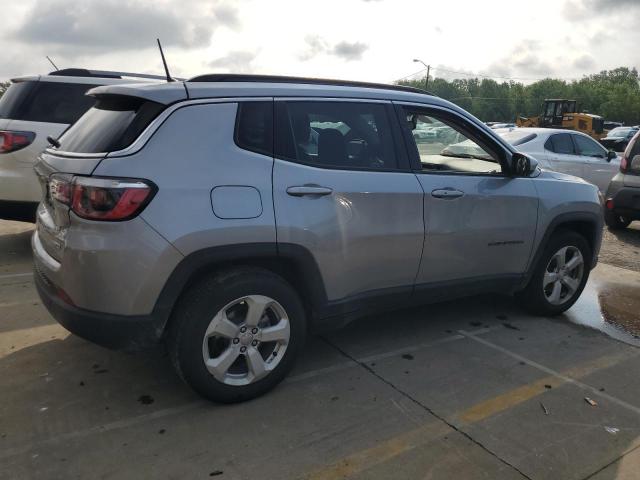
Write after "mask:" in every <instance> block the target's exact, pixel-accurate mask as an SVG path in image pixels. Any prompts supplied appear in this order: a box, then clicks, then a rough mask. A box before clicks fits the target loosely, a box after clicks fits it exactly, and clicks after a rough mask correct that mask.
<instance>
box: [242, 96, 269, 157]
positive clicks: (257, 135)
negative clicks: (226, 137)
mask: <svg viewBox="0 0 640 480" xmlns="http://www.w3.org/2000/svg"><path fill="white" fill-rule="evenodd" d="M235 140H236V144H237V145H238V146H239V147H240V148H244V149H245V150H251V151H252V152H257V153H262V154H264V155H269V156H272V155H273V102H241V103H239V104H238V116H237V121H236V132H235Z"/></svg>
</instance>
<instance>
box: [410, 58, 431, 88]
mask: <svg viewBox="0 0 640 480" xmlns="http://www.w3.org/2000/svg"><path fill="white" fill-rule="evenodd" d="M413 61H414V62H418V63H421V64H422V65H424V66H425V67H426V68H427V78H426V80H425V81H424V89H425V90H429V70H431V65H427V64H426V63H424V62H423V61H422V60H420V59H419V58H414V59H413Z"/></svg>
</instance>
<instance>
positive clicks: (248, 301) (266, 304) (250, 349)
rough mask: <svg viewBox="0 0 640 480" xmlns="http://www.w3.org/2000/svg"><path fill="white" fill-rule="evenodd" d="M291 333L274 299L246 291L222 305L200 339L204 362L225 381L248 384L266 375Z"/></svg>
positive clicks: (212, 373)
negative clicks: (239, 296)
mask: <svg viewBox="0 0 640 480" xmlns="http://www.w3.org/2000/svg"><path fill="white" fill-rule="evenodd" d="M290 335H291V330H290V324H289V317H288V316H287V313H286V311H285V310H284V308H283V307H282V306H281V305H280V304H279V303H278V302H277V301H275V300H274V299H272V298H269V297H266V296H262V295H248V296H245V297H242V298H238V299H236V300H234V301H232V302H230V303H228V304H227V305H226V306H224V307H223V308H222V309H221V310H220V311H219V312H218V313H217V314H216V315H215V316H214V317H213V319H212V320H211V322H210V323H209V326H208V327H207V330H206V332H205V335H204V339H203V342H202V357H203V360H204V364H205V366H206V368H207V370H208V371H209V373H210V374H211V375H213V377H214V378H215V379H216V380H218V381H220V382H222V383H225V384H227V385H236V386H241V385H248V384H251V383H254V382H256V381H258V380H260V379H262V378H264V377H266V376H267V375H268V374H269V373H270V372H271V371H273V370H274V369H275V368H276V367H277V366H278V364H279V363H280V362H281V360H282V358H283V357H284V353H285V351H286V350H287V346H288V344H289V337H290Z"/></svg>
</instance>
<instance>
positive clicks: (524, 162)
mask: <svg viewBox="0 0 640 480" xmlns="http://www.w3.org/2000/svg"><path fill="white" fill-rule="evenodd" d="M537 167H538V161H537V160H536V159H535V158H531V157H529V156H527V155H525V154H524V153H519V152H516V153H514V154H513V155H512V156H511V171H512V172H513V174H514V175H515V176H516V177H528V176H529V175H531V174H532V173H533V172H534V171H535V170H536V168H537Z"/></svg>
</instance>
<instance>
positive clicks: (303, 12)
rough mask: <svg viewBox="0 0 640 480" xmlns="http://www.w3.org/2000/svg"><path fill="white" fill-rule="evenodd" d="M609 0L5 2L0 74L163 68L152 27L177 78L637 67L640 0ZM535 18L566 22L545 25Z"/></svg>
mask: <svg viewBox="0 0 640 480" xmlns="http://www.w3.org/2000/svg"><path fill="white" fill-rule="evenodd" d="M612 1H613V0H539V1H538V3H536V8H531V6H530V5H529V4H527V3H526V2H513V1H512V0H494V1H492V2H491V4H490V5H489V6H488V5H487V4H486V3H483V2H477V1H475V0H449V1H448V2H424V1H421V0H405V1H403V2H391V1H388V0H387V1H384V0H372V1H366V0H324V1H323V3H322V6H321V8H319V7H318V6H317V5H316V6H315V7H312V6H311V5H310V4H309V3H308V2H300V1H296V0H271V1H269V2H265V1H262V0H46V1H45V0H21V1H20V2H3V18H5V19H7V18H10V19H12V22H11V23H9V24H8V26H7V25H5V28H4V29H3V30H2V32H0V36H1V37H2V41H3V62H1V63H0V80H2V79H6V78H8V77H12V76H20V75H26V74H35V73H44V72H47V71H49V70H50V65H49V64H48V62H47V61H46V59H45V55H50V56H52V57H53V59H54V61H56V63H58V64H59V66H61V67H85V68H96V69H105V70H128V71H131V70H133V71H141V72H142V73H150V72H154V73H162V65H161V63H160V58H159V56H158V53H157V51H155V38H156V37H159V38H161V40H162V42H163V46H164V48H165V54H166V55H167V60H168V62H169V66H170V68H171V71H172V73H173V74H174V75H176V76H184V77H190V76H194V75H198V74H202V73H206V71H207V70H211V69H213V70H215V71H223V70H224V71H230V72H233V71H235V72H254V73H269V74H283V75H307V76H314V77H321V76H325V77H333V78H350V79H355V80H370V81H383V82H384V81H386V82H388V81H393V80H394V79H397V78H401V77H404V76H406V75H408V74H410V73H412V72H414V71H416V70H417V69H416V65H415V64H413V63H412V59H413V58H420V59H422V60H424V61H425V62H426V63H428V64H431V65H432V66H433V65H436V66H437V65H446V66H448V67H447V68H448V69H451V70H456V71H463V72H472V73H473V72H477V73H484V74H488V75H499V76H514V77H538V76H547V75H554V76H562V77H579V76H581V75H583V74H584V73H589V72H591V71H599V70H602V69H609V68H615V67H617V66H620V65H626V66H638V65H637V54H636V51H637V47H636V45H637V43H638V40H640V38H639V35H640V33H634V32H635V30H634V29H633V28H630V26H629V23H632V17H634V16H633V15H628V14H627V13H625V12H628V11H629V10H630V9H632V10H633V11H637V10H636V7H635V6H634V5H636V4H640V2H631V1H630V0H620V1H622V2H624V5H623V4H619V3H616V4H615V5H617V7H616V6H613V7H608V6H607V5H609V4H610V3H611V2H612ZM585 8H590V9H592V10H591V12H590V14H589V16H588V19H587V20H586V21H584V22H575V21H572V19H571V18H567V16H566V11H568V10H571V9H574V10H575V12H577V13H575V12H574V13H575V15H580V14H581V13H580V12H582V10H583V9H585ZM612 11H613V12H614V13H611V12H612ZM454 12H455V16H452V15H453V13H454ZM616 12H617V13H616ZM620 12H622V13H620ZM623 14H624V15H623ZM625 15H626V16H627V17H628V18H625ZM454 17H455V18H454ZM612 23H613V24H614V25H615V28H613V27H612ZM541 28H542V29H543V30H544V31H547V32H561V33H560V34H559V35H540V31H541ZM612 28H613V29H612ZM620 31H624V32H625V34H624V35H617V34H615V35H612V34H611V33H612V32H620ZM596 32H600V33H598V34H597V35H596ZM567 36H568V39H567V38H565V37H567ZM592 37H594V38H592ZM581 38H582V39H584V38H587V39H588V41H587V42H585V41H583V40H579V39H581ZM530 39H536V42H532V41H531V40H530ZM514 44H515V45H520V47H517V48H514ZM436 73H438V72H437V70H436ZM451 76H455V74H451Z"/></svg>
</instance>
